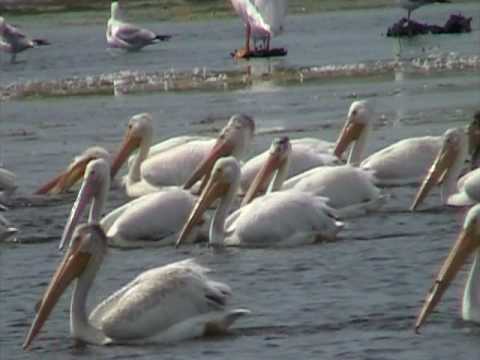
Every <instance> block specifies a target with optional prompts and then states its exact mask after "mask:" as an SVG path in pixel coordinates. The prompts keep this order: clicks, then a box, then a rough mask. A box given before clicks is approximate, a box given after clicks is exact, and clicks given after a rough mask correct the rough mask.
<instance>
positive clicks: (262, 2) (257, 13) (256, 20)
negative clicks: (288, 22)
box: [231, 0, 288, 36]
mask: <svg viewBox="0 0 480 360" xmlns="http://www.w3.org/2000/svg"><path fill="white" fill-rule="evenodd" d="M231 2H232V5H233V7H234V9H235V11H236V12H237V14H238V15H239V16H240V17H241V18H242V20H243V22H244V23H248V24H250V26H251V27H252V31H253V33H254V35H255V34H256V33H260V34H258V35H259V36H262V35H264V34H265V33H268V34H272V35H275V34H278V33H279V32H281V31H282V28H283V21H284V19H285V16H286V14H287V8H288V1H287V0H274V1H272V0H231Z"/></svg>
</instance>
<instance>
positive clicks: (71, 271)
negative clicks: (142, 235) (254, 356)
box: [23, 214, 249, 349]
mask: <svg viewBox="0 0 480 360" xmlns="http://www.w3.org/2000/svg"><path fill="white" fill-rule="evenodd" d="M158 216H159V217H160V216H161V214H159V215H158ZM106 251H107V240H106V237H105V234H104V233H103V230H102V229H101V227H100V226H99V225H97V224H83V225H80V226H78V227H77V228H76V230H75V233H74V236H73V239H72V243H71V245H70V247H69V249H68V251H67V252H66V254H65V257H64V259H63V261H62V262H61V263H60V265H59V268H58V269H57V271H56V272H55V274H54V275H53V278H52V280H51V281H50V284H49V286H48V287H47V290H46V292H45V294H44V296H43V298H42V300H41V302H40V304H39V307H38V312H37V314H36V316H35V319H34V321H33V323H32V325H31V327H30V329H29V331H28V334H27V336H26V338H25V342H24V344H23V348H24V349H28V348H29V347H30V345H31V343H32V341H33V340H34V338H35V337H36V336H37V335H38V333H39V332H40V330H41V329H42V327H43V325H44V323H45V321H46V320H47V318H48V316H49V315H50V313H51V311H52V310H53V308H54V306H55V304H56V303H57V301H58V299H59V298H60V296H61V295H62V293H63V292H64V291H65V289H66V288H67V287H68V286H69V284H70V283H71V282H72V281H74V280H76V281H75V284H74V288H73V292H72V300H71V306H70V333H71V336H72V337H73V338H75V339H78V340H81V341H84V342H86V343H90V344H95V345H106V344H111V343H132V342H137V343H138V342H142V341H148V342H175V341H181V340H185V339H190V338H194V337H199V336H203V335H207V334H209V333H222V332H225V331H226V330H227V329H228V328H229V327H230V326H231V325H232V324H233V323H234V322H235V321H236V320H237V319H238V318H239V317H241V316H243V315H245V314H248V313H249V311H248V310H246V309H233V310H231V309H228V306H227V302H228V301H229V298H230V297H231V290H230V288H229V287H228V285H226V284H223V283H220V282H216V281H212V280H210V279H209V278H208V277H207V275H206V273H207V271H208V269H206V268H204V267H202V266H200V265H198V264H196V263H195V262H194V261H193V260H186V261H180V262H176V263H172V264H169V265H166V266H162V267H158V268H154V269H151V270H148V271H145V272H143V273H141V274H140V275H139V276H137V277H136V278H135V279H134V280H133V281H131V282H129V283H128V284H127V285H125V286H124V287H122V288H121V289H120V290H118V291H116V292H115V293H113V294H112V295H111V296H110V297H108V298H107V299H105V300H104V301H102V302H101V303H100V304H99V305H98V306H97V307H96V308H95V309H94V310H93V311H92V312H91V313H90V316H88V315H87V310H86V302H87V297H88V291H89V289H90V287H91V286H92V284H93V281H94V280H95V277H96V274H97V271H98V270H99V268H100V266H101V265H102V262H103V259H104V257H105V254H106Z"/></svg>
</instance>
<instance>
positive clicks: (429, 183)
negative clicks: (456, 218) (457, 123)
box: [410, 128, 480, 211]
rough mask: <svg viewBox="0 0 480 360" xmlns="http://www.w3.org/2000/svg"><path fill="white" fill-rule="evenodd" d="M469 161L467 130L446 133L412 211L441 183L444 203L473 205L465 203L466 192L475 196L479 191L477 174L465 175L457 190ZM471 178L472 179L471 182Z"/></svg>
mask: <svg viewBox="0 0 480 360" xmlns="http://www.w3.org/2000/svg"><path fill="white" fill-rule="evenodd" d="M467 158H468V138H467V134H466V133H465V130H464V129H463V128H455V129H449V130H447V131H446V132H445V135H444V139H443V144H442V147H441V149H440V150H439V152H438V154H437V157H436V158H435V160H434V161H433V164H432V166H431V167H430V170H429V171H428V173H427V175H426V176H425V179H424V180H423V182H422V185H421V186H420V188H419V190H418V192H417V195H416V196H415V200H414V201H413V204H412V206H411V208H410V209H411V210H412V211H414V210H416V209H417V208H418V207H419V206H420V204H421V203H422V202H423V200H424V199H425V198H426V196H427V195H428V193H429V192H430V191H431V190H432V188H433V187H434V186H435V185H436V184H441V198H442V202H443V203H444V204H447V205H457V206H463V205H472V203H471V202H470V203H465V202H466V200H467V199H468V195H467V194H466V193H465V192H466V191H468V192H470V193H471V194H473V195H474V196H475V194H476V193H478V192H479V191H480V188H479V184H478V178H477V177H476V176H475V174H473V176H472V175H468V174H467V175H466V177H465V179H464V180H463V181H462V182H461V183H460V186H461V188H460V193H458V191H459V189H458V187H457V180H458V178H459V177H460V175H461V173H462V170H463V169H464V168H465V162H466V161H467ZM468 178H470V181H469V179H468ZM472 179H473V181H472ZM475 179H476V180H475ZM454 194H456V195H454ZM452 195H453V196H452ZM465 195H467V196H465ZM477 196H478V195H477Z"/></svg>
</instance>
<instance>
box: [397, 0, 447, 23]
mask: <svg viewBox="0 0 480 360" xmlns="http://www.w3.org/2000/svg"><path fill="white" fill-rule="evenodd" d="M396 1H397V4H398V5H399V6H401V7H402V8H404V9H405V10H407V20H408V21H410V15H411V14H412V12H413V10H415V9H418V8H419V7H421V6H424V5H428V4H433V3H449V2H450V1H449V0H396Z"/></svg>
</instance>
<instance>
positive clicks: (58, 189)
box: [35, 146, 111, 194]
mask: <svg viewBox="0 0 480 360" xmlns="http://www.w3.org/2000/svg"><path fill="white" fill-rule="evenodd" d="M96 159H104V160H106V161H108V162H110V161H111V157H110V153H109V152H108V151H107V150H105V149H104V148H102V147H100V146H92V147H89V148H87V149H86V150H85V151H84V152H82V153H81V154H80V155H79V156H76V157H75V158H74V159H73V161H72V162H71V163H70V165H68V167H67V170H65V171H63V172H61V173H60V174H58V175H57V176H55V177H54V178H53V179H51V180H49V181H48V182H47V183H46V184H44V185H42V186H41V187H40V188H39V189H38V190H37V191H35V194H62V193H65V192H67V191H68V190H70V189H71V187H72V186H73V185H74V184H75V183H77V181H78V180H80V179H81V178H82V176H83V174H84V173H85V168H86V167H87V165H88V163H89V162H90V161H92V160H96Z"/></svg>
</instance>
